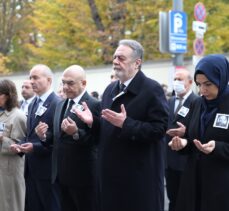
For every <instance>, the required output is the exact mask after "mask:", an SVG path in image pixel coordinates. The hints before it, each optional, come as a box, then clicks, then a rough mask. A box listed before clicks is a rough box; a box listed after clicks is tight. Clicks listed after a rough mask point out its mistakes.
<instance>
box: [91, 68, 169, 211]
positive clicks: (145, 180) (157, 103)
mask: <svg viewBox="0 0 229 211" xmlns="http://www.w3.org/2000/svg"><path fill="white" fill-rule="evenodd" d="M118 83H119V82H118V81H116V82H114V83H112V84H110V85H109V86H108V87H107V88H106V90H105V92H104V94H103V99H102V109H106V108H109V109H112V110H114V111H116V112H120V105H121V104H124V106H125V109H126V112H127V118H126V120H125V122H124V124H123V127H122V129H121V128H118V127H115V126H113V125H112V124H110V123H109V122H107V121H105V120H103V119H101V120H100V121H99V120H98V119H96V118H95V119H94V121H95V122H94V125H93V129H95V130H97V129H98V126H99V125H100V127H101V131H100V132H101V133H100V144H99V171H100V180H99V182H100V187H101V200H102V211H107V210H109V211H117V210H131V211H139V210H144V211H152V210H154V211H162V210H163V207H164V201H163V198H164V187H163V180H164V176H163V175H164V173H163V171H164V165H163V164H164V162H163V161H164V153H163V151H164V141H163V137H164V135H165V131H166V128H167V121H168V105H167V101H166V98H165V95H164V92H163V90H162V88H161V86H160V85H159V84H158V83H157V82H156V81H154V80H151V79H149V78H147V77H146V76H145V75H144V74H143V73H142V72H141V71H139V72H138V73H137V74H136V76H135V77H134V78H133V80H132V81H131V83H130V84H129V86H128V87H127V89H126V90H125V94H123V95H122V96H120V97H118V98H116V99H115V100H114V101H113V100H112V98H114V97H115V96H116V95H117V92H118V89H119V88H118V87H119V84H118Z"/></svg>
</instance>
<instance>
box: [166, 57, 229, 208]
mask: <svg viewBox="0 0 229 211" xmlns="http://www.w3.org/2000/svg"><path fill="white" fill-rule="evenodd" d="M194 79H195V82H196V85H197V86H198V87H199V92H200V94H201V97H200V98H198V99H197V100H196V101H195V102H194V103H193V105H192V107H191V108H190V112H189V115H188V117H187V120H186V122H187V124H186V132H185V135H184V137H183V138H179V137H178V136H176V137H174V138H173V140H172V141H171V142H170V143H169V145H170V146H171V148H172V149H173V150H177V151H180V153H187V154H189V159H188V163H187V166H186V170H185V172H184V174H183V179H182V182H181V188H180V192H179V196H178V201H177V209H176V211H218V210H219V211H229V199H228V196H229V129H228V125H229V87H228V80H229V63H228V61H227V59H226V58H225V57H224V56H223V55H208V56H206V57H204V58H203V59H202V60H200V62H199V63H198V64H197V66H196V70H195V75H194Z"/></svg>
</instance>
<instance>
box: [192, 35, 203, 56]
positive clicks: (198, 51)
mask: <svg viewBox="0 0 229 211" xmlns="http://www.w3.org/2000/svg"><path fill="white" fill-rule="evenodd" d="M193 50H194V52H195V55H198V56H202V55H203V54H204V51H205V47H204V40H203V39H199V38H197V39H195V40H194V42H193Z"/></svg>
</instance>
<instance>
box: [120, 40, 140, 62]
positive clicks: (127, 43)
mask: <svg viewBox="0 0 229 211" xmlns="http://www.w3.org/2000/svg"><path fill="white" fill-rule="evenodd" d="M118 45H119V46H120V45H125V46H128V47H130V48H131V49H132V50H133V57H134V58H136V59H138V58H140V59H141V60H143V55H144V48H143V47H142V45H141V44H140V43H139V42H137V41H136V40H127V39H125V40H120V41H119V44H118Z"/></svg>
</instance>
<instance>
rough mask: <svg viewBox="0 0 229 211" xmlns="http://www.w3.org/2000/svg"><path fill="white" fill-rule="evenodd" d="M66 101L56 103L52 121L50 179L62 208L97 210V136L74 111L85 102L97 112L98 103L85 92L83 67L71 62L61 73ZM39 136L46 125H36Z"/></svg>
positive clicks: (84, 210) (44, 130)
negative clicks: (54, 184) (59, 195)
mask: <svg viewBox="0 0 229 211" xmlns="http://www.w3.org/2000/svg"><path fill="white" fill-rule="evenodd" d="M62 84H63V91H64V93H65V94H66V96H67V99H66V100H63V101H61V103H59V104H58V106H57V108H56V111H55V116H54V122H53V124H54V125H53V133H54V143H47V142H46V143H45V144H46V145H47V146H48V145H52V144H53V157H52V181H53V182H55V181H57V182H58V184H59V185H60V190H61V191H60V192H61V205H62V211H70V210H71V211H97V208H98V207H97V206H98V204H97V194H96V191H97V174H96V160H97V147H96V144H97V138H96V136H93V135H92V134H91V129H90V128H89V127H88V126H87V124H85V123H84V122H82V121H81V120H80V119H79V118H78V117H77V116H76V115H75V114H73V108H76V109H82V106H81V103H82V102H87V104H88V106H89V108H90V109H91V111H92V113H93V114H94V115H97V116H98V113H99V111H100V104H99V102H98V101H97V100H96V99H95V98H93V97H91V96H90V95H89V94H88V93H87V91H86V89H85V88H86V75H85V71H84V70H83V68H82V67H80V66H78V65H72V66H70V67H68V68H67V69H66V70H65V71H64V72H63V75H62ZM36 129H37V133H38V134H39V136H40V137H41V139H45V136H47V135H48V134H47V133H46V131H47V125H46V124H45V123H40V125H39V126H38V127H37V128H36Z"/></svg>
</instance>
